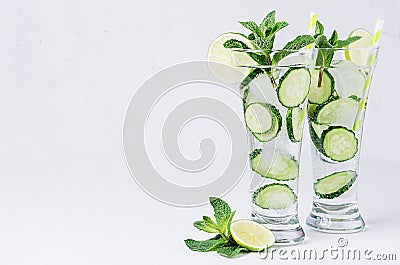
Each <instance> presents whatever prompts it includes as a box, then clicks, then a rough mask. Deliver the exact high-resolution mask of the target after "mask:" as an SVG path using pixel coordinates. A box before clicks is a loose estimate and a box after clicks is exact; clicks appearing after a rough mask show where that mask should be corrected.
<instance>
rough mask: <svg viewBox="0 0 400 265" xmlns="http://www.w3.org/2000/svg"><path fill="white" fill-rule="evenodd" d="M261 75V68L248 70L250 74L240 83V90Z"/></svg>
mask: <svg viewBox="0 0 400 265" xmlns="http://www.w3.org/2000/svg"><path fill="white" fill-rule="evenodd" d="M261 73H263V70H262V69H261V68H254V69H252V70H250V73H249V74H248V75H247V76H246V77H245V78H244V79H243V81H242V82H241V83H240V89H243V88H245V87H246V86H248V85H249V84H250V82H251V81H253V79H255V78H256V77H257V76H258V75H259V74H261Z"/></svg>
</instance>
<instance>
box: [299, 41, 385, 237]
mask: <svg viewBox="0 0 400 265" xmlns="http://www.w3.org/2000/svg"><path fill="white" fill-rule="evenodd" d="M319 52H329V51H328V50H324V49H320V50H319ZM332 52H334V53H333V60H332V63H331V64H330V66H329V67H318V66H316V67H315V68H314V70H313V71H312V82H311V89H310V95H309V99H308V107H307V108H308V123H309V131H310V137H311V142H312V143H311V153H312V166H313V179H314V198H313V205H312V210H311V213H310V215H309V217H308V218H307V225H308V226H309V227H311V228H313V229H315V230H318V231H322V232H327V233H351V232H357V231H360V230H362V229H363V228H364V226H365V224H364V220H363V218H362V217H361V215H360V212H359V209H358V201H357V184H358V181H359V178H360V177H359V161H360V148H361V141H362V131H363V121H364V115H365V110H366V104H367V98H368V92H369V87H370V83H371V78H372V74H373V71H374V67H375V65H376V59H377V54H378V48H358V49H335V50H333V51H332ZM317 62H318V59H317Z"/></svg>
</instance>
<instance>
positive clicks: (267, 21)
mask: <svg viewBox="0 0 400 265" xmlns="http://www.w3.org/2000/svg"><path fill="white" fill-rule="evenodd" d="M275 15H276V12H275V11H271V12H269V13H268V14H267V15H266V16H265V17H264V19H263V20H262V22H261V23H260V24H257V23H256V22H254V21H244V22H239V23H240V24H241V25H242V26H244V27H245V28H246V29H248V30H249V31H250V34H249V35H248V36H247V39H248V40H249V41H250V42H251V44H252V45H253V46H254V49H255V50H259V51H260V52H254V51H249V50H250V47H248V46H247V45H245V44H244V43H243V42H240V41H238V40H234V39H230V40H227V41H226V42H225V43H224V47H225V48H228V49H238V50H239V51H242V52H246V53H247V54H248V55H249V56H250V57H251V58H252V59H253V60H254V61H255V62H257V63H258V64H259V65H262V66H272V65H276V64H277V63H278V62H279V61H280V60H282V59H283V58H285V57H286V56H288V55H289V54H291V53H292V52H294V51H295V50H299V49H301V48H303V47H305V46H307V45H309V44H311V43H313V42H314V38H313V37H312V36H309V35H301V36H298V37H296V38H295V39H294V40H292V41H290V42H288V43H287V44H286V45H285V46H284V48H283V49H286V50H287V51H281V52H277V53H275V54H274V55H273V57H272V58H271V53H272V51H273V49H274V41H275V36H276V33H277V32H279V31H280V30H282V29H283V28H285V27H287V26H288V25H289V23H287V22H286V21H278V22H276V19H275ZM246 50H247V51H246ZM289 50H292V51H289ZM263 71H264V72H265V73H266V74H267V75H268V76H269V78H270V79H271V83H272V85H273V86H276V81H275V79H274V77H273V75H272V71H271V68H269V67H265V68H264V69H263ZM250 77H251V76H250Z"/></svg>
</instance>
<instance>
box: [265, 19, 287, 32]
mask: <svg viewBox="0 0 400 265" xmlns="http://www.w3.org/2000/svg"><path fill="white" fill-rule="evenodd" d="M287 26H289V23H287V22H286V21H279V22H277V23H276V24H275V26H274V28H273V29H272V31H271V32H270V33H269V34H270V35H271V34H276V33H277V32H278V31H280V30H281V29H283V28H285V27H287Z"/></svg>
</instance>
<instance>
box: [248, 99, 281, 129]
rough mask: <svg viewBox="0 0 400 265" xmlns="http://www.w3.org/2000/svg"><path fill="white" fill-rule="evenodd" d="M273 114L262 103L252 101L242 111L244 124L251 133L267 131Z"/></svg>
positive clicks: (270, 125) (270, 126)
mask: <svg viewBox="0 0 400 265" xmlns="http://www.w3.org/2000/svg"><path fill="white" fill-rule="evenodd" d="M273 115H274V114H272V113H271V111H270V109H269V107H268V105H266V104H263V103H252V104H250V105H249V106H247V108H246V109H245V111H244V119H245V122H246V126H247V128H249V130H250V131H251V132H252V133H253V134H254V133H266V132H268V131H269V130H270V129H271V128H272V126H273Z"/></svg>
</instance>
